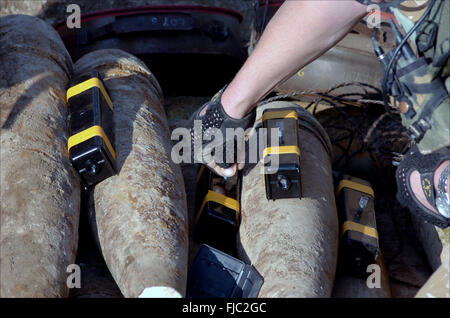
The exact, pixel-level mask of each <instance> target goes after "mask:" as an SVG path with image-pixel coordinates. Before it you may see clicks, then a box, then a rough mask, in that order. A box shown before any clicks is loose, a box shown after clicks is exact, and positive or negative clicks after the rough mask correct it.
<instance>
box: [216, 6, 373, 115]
mask: <svg viewBox="0 0 450 318" xmlns="http://www.w3.org/2000/svg"><path fill="white" fill-rule="evenodd" d="M365 13H366V7H365V6H363V5H361V4H359V3H358V2H356V1H353V0H348V1H346V0H341V1H336V0H334V1H333V0H332V1H295V0H289V1H286V2H285V3H284V4H283V5H282V6H281V7H280V9H279V10H278V12H277V13H276V14H275V16H274V17H273V18H272V19H271V21H270V23H269V24H268V25H267V28H266V30H265V31H264V33H263V35H262V37H261V39H260V41H259V42H258V44H257V46H256V48H255V50H254V51H253V53H252V54H251V55H250V57H249V58H248V59H247V61H246V62H245V64H244V65H243V67H242V68H241V70H240V71H239V72H238V74H237V75H236V77H235V78H234V79H233V81H232V82H231V83H230V85H229V86H228V87H227V89H226V90H225V92H224V93H223V95H222V104H223V105H224V108H225V111H226V112H227V113H228V114H229V115H230V116H232V117H235V118H241V117H242V116H244V115H245V114H246V113H247V112H248V111H249V110H250V109H251V108H253V107H254V106H255V104H256V103H257V102H258V101H260V100H261V99H262V98H263V97H264V96H265V95H267V94H268V93H269V92H270V91H271V90H272V89H273V88H274V87H275V86H276V85H278V84H279V83H280V82H283V81H284V80H286V79H287V78H289V77H290V76H292V75H293V74H295V72H297V71H298V70H299V69H301V68H302V67H303V66H305V65H307V64H308V63H310V62H312V61H313V60H314V59H316V58H317V57H319V56H320V55H322V54H323V53H324V52H326V51H327V50H328V49H330V48H331V47H333V46H334V45H335V44H336V43H337V42H339V40H341V39H342V38H343V37H344V36H345V35H346V34H347V33H348V32H349V31H350V30H351V29H352V27H353V26H354V24H355V23H357V22H358V21H359V20H360V19H361V18H362V17H363V16H364V15H365ZM324 75H325V74H324Z"/></svg>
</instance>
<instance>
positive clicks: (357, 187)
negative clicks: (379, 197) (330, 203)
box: [336, 179, 374, 198]
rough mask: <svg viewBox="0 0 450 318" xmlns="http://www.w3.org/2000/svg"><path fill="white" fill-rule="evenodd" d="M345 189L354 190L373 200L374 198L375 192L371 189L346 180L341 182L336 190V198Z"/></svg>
mask: <svg viewBox="0 0 450 318" xmlns="http://www.w3.org/2000/svg"><path fill="white" fill-rule="evenodd" d="M343 188H349V189H353V190H356V191H359V192H362V193H365V194H368V195H370V196H371V197H372V198H373V197H374V192H373V189H372V188H371V187H369V186H366V185H363V184H360V183H357V182H354V181H351V180H346V179H344V180H341V182H339V184H338V186H337V189H336V197H337V196H338V195H339V193H340V192H341V190H342V189H343Z"/></svg>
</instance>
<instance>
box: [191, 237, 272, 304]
mask: <svg viewBox="0 0 450 318" xmlns="http://www.w3.org/2000/svg"><path fill="white" fill-rule="evenodd" d="M263 282H264V279H263V277H262V276H261V275H260V274H259V273H258V272H257V271H256V269H255V268H254V267H253V266H251V265H247V264H245V263H244V262H242V261H240V260H238V259H236V258H234V257H232V256H230V255H227V254H225V253H223V252H221V251H219V250H217V249H215V248H212V247H210V246H208V245H205V244H203V245H202V246H201V247H200V250H199V251H198V254H197V256H196V257H195V260H194V262H193V264H192V266H191V269H190V271H189V277H188V287H187V293H186V294H187V295H186V296H187V297H188V298H213V297H217V298H255V297H257V296H258V293H259V290H260V289H261V286H262V284H263Z"/></svg>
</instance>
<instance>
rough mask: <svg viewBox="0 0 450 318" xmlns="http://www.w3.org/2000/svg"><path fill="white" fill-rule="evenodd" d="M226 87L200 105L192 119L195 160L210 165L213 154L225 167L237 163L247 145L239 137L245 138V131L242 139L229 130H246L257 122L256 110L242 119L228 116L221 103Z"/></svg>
mask: <svg viewBox="0 0 450 318" xmlns="http://www.w3.org/2000/svg"><path fill="white" fill-rule="evenodd" d="M224 90H225V87H224V88H222V89H221V90H220V91H219V92H218V93H217V94H216V95H214V97H213V98H212V99H211V100H210V101H209V102H207V103H205V104H204V105H203V106H202V107H200V108H199V109H198V110H197V111H196V112H195V113H194V114H193V115H192V116H191V118H190V120H189V124H188V125H189V126H188V128H189V129H190V136H191V159H192V162H193V163H204V164H208V163H209V162H211V160H210V159H209V158H211V157H213V158H214V159H215V160H214V161H215V162H216V164H217V165H218V166H219V167H221V168H225V169H226V168H229V167H231V166H232V165H233V164H234V163H236V160H237V159H236V156H237V152H238V151H241V147H239V145H243V144H244V140H239V139H242V138H243V134H241V135H242V138H239V137H236V136H235V135H234V134H233V135H230V133H228V136H227V131H226V129H227V128H233V129H237V128H242V129H243V130H244V131H245V129H247V128H248V127H250V126H251V125H253V123H254V121H255V115H256V111H255V110H252V111H251V112H250V113H249V114H247V115H246V116H245V117H244V118H242V119H235V118H232V117H230V116H228V115H227V113H226V112H225V110H224V109H223V106H222V104H221V97H222V93H223V91H224ZM195 121H201V122H195ZM195 144H196V145H197V146H195ZM220 148H222V149H220ZM231 148H233V149H231ZM215 151H221V153H215Z"/></svg>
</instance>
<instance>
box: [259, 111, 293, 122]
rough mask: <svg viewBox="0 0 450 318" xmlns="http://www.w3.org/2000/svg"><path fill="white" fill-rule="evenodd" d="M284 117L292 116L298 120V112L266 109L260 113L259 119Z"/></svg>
mask: <svg viewBox="0 0 450 318" xmlns="http://www.w3.org/2000/svg"><path fill="white" fill-rule="evenodd" d="M284 118H294V119H296V120H298V114H297V112H296V111H295V110H279V111H268V112H265V113H263V114H262V118H261V121H266V120H268V119H284Z"/></svg>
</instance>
